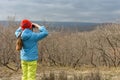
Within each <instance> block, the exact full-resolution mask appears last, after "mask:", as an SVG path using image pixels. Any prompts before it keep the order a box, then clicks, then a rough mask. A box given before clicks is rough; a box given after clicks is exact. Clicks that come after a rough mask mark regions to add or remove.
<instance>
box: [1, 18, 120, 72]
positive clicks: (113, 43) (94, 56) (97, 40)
mask: <svg viewBox="0 0 120 80" xmlns="http://www.w3.org/2000/svg"><path fill="white" fill-rule="evenodd" d="M8 23H9V25H8V26H7V27H5V26H2V25H1V26H0V44H1V46H0V53H1V54H0V65H1V66H6V67H8V68H10V69H12V70H16V69H13V67H11V66H9V64H10V65H11V63H12V66H15V67H17V68H19V64H20V61H19V52H17V51H15V42H16V38H15V35H14V32H15V30H16V29H17V28H18V26H19V25H18V24H16V23H15V21H14V19H13V20H10V21H8ZM49 29H50V28H49V27H48V30H49ZM119 31H120V25H118V24H106V25H102V26H99V27H98V28H96V30H93V31H91V32H78V31H77V30H76V32H70V31H66V32H65V31H62V29H60V30H59V31H58V32H50V33H49V36H48V37H47V38H46V39H44V40H42V41H40V43H39V52H40V53H39V57H40V58H39V62H40V64H41V63H42V64H43V65H49V66H70V67H73V68H75V67H80V66H93V67H98V66H107V67H112V66H114V67H117V66H119V65H120V38H119V37H120V32H119Z"/></svg>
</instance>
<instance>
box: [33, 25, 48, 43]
mask: <svg viewBox="0 0 120 80" xmlns="http://www.w3.org/2000/svg"><path fill="white" fill-rule="evenodd" d="M47 35H48V31H47V30H46V28H45V27H44V26H41V27H39V32H38V33H35V36H34V37H35V39H36V40H37V41H39V40H41V39H43V38H45V37H46V36H47Z"/></svg>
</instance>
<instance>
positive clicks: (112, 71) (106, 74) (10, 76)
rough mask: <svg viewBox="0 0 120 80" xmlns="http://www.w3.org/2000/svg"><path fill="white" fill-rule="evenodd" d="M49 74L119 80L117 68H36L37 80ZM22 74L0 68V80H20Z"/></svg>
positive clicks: (119, 71) (118, 68)
mask: <svg viewBox="0 0 120 80" xmlns="http://www.w3.org/2000/svg"><path fill="white" fill-rule="evenodd" d="M50 72H54V73H55V74H59V73H60V72H66V73H67V74H68V77H72V75H87V74H90V73H96V72H97V73H99V74H100V76H101V77H102V78H104V80H120V67H117V68H106V67H99V68H88V67H81V68H75V69H72V68H68V67H42V66H38V69H37V80H41V77H42V76H43V75H44V74H49V73H50ZM21 76H22V72H21V69H19V70H18V71H17V72H15V71H12V70H9V69H7V68H6V67H0V80H21Z"/></svg>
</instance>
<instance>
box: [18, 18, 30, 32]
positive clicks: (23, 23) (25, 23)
mask: <svg viewBox="0 0 120 80" xmlns="http://www.w3.org/2000/svg"><path fill="white" fill-rule="evenodd" d="M20 26H21V28H22V30H24V29H26V28H29V29H31V28H32V22H31V21H29V20H27V19H24V20H22V21H21V23H20Z"/></svg>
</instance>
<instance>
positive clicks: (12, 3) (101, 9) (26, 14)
mask: <svg viewBox="0 0 120 80" xmlns="http://www.w3.org/2000/svg"><path fill="white" fill-rule="evenodd" d="M0 5H1V6H0V10H1V16H0V20H2V19H6V18H7V16H14V15H16V19H18V20H21V19H23V18H29V19H32V20H43V19H46V20H48V21H81V22H82V21H85V22H111V21H112V22H113V21H115V20H116V19H119V18H120V15H119V14H120V9H119V7H120V1H119V0H3V1H0Z"/></svg>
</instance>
